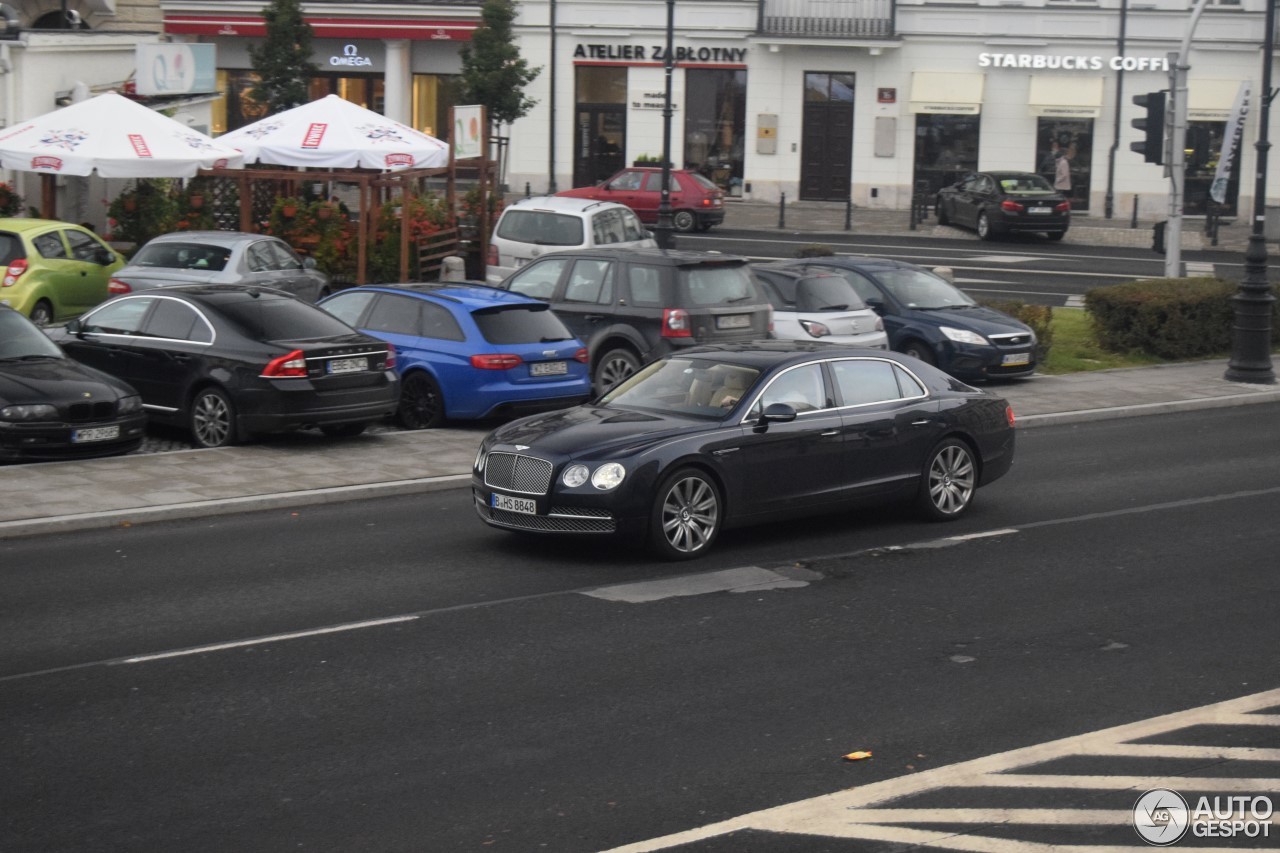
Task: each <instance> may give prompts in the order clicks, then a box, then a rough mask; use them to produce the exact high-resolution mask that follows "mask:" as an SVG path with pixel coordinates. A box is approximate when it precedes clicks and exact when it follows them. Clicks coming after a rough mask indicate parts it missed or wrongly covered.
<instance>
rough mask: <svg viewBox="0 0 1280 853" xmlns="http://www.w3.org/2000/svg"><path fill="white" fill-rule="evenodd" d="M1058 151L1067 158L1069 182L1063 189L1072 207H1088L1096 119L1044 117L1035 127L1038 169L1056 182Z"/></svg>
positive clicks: (1042, 174)
mask: <svg viewBox="0 0 1280 853" xmlns="http://www.w3.org/2000/svg"><path fill="white" fill-rule="evenodd" d="M1059 155H1061V156H1063V157H1066V158H1067V165H1068V172H1069V174H1070V181H1069V184H1070V185H1069V186H1068V187H1067V188H1065V189H1063V188H1061V187H1059V189H1063V192H1064V193H1065V194H1066V196H1067V198H1069V199H1071V209H1072V210H1088V209H1089V194H1090V190H1091V189H1092V183H1093V174H1092V170H1091V169H1090V164H1092V163H1093V119H1087V118H1086V119H1064V118H1050V117H1042V118H1040V119H1039V120H1038V121H1037V128H1036V163H1037V164H1038V165H1037V167H1036V171H1037V172H1039V173H1040V175H1041V176H1043V177H1044V179H1045V180H1046V181H1048V182H1049V183H1050V184H1054V185H1056V184H1057V183H1058V181H1057V174H1058V171H1057V168H1058V163H1057V161H1058V157H1059Z"/></svg>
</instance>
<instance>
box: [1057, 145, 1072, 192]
mask: <svg viewBox="0 0 1280 853" xmlns="http://www.w3.org/2000/svg"><path fill="white" fill-rule="evenodd" d="M1053 188H1054V189H1055V190H1062V192H1064V193H1066V194H1067V195H1071V158H1070V157H1068V156H1067V152H1065V151H1061V150H1060V151H1058V159H1057V160H1056V161H1055V162H1054V165H1053Z"/></svg>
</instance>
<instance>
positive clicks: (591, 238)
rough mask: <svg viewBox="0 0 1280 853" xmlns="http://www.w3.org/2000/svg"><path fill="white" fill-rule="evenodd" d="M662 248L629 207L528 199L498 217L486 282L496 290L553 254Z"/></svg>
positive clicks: (551, 198) (582, 200) (554, 198)
mask: <svg viewBox="0 0 1280 853" xmlns="http://www.w3.org/2000/svg"><path fill="white" fill-rule="evenodd" d="M657 245H658V244H657V243H655V242H654V240H653V233H652V232H650V231H648V230H646V229H645V227H644V226H643V225H642V224H640V219H639V218H638V217H637V216H636V214H635V211H633V210H632V209H631V208H629V207H626V206H624V205H621V204H617V203H615V202H611V201H592V200H591V199H585V198H561V197H558V196H535V197H533V198H522V199H520V200H519V201H515V202H513V203H511V204H510V205H508V206H507V207H506V208H505V209H503V211H502V215H501V216H499V217H498V224H497V227H495V228H494V229H493V237H492V238H491V239H490V241H489V257H488V258H487V259H486V260H485V281H486V282H487V283H488V284H491V285H496V284H498V283H500V282H501V281H502V280H503V279H505V278H506V277H507V276H509V275H511V274H512V273H513V272H515V271H516V270H517V269H519V268H520V267H522V266H524V265H525V264H527V263H528V262H529V261H531V260H533V259H535V258H538V257H541V256H542V255H544V254H546V253H548V252H561V251H564V250H566V249H594V248H597V247H600V246H608V247H610V248H623V249H627V248H654V247H656V246H657Z"/></svg>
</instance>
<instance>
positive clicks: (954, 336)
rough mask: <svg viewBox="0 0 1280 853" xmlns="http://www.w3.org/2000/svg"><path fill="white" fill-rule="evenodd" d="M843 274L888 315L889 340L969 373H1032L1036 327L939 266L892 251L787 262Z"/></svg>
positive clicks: (920, 356)
mask: <svg viewBox="0 0 1280 853" xmlns="http://www.w3.org/2000/svg"><path fill="white" fill-rule="evenodd" d="M783 264H785V265H786V266H790V267H799V268H800V269H802V270H804V271H806V272H810V273H826V274H831V273H834V274H836V275H842V276H844V277H845V279H847V280H848V282H849V283H850V284H852V285H853V289H854V290H856V291H857V292H858V295H859V296H861V297H862V301H863V302H865V303H867V305H869V306H870V307H871V308H872V310H874V311H875V312H876V313H877V314H879V315H880V317H881V318H882V319H883V320H884V328H885V331H886V332H888V334H889V347H890V348H891V349H895V350H897V351H898V352H903V353H906V354H907V355H910V356H914V357H915V358H918V359H920V360H921V361H927V362H929V363H930V364H934V365H937V366H938V367H940V368H942V369H943V370H945V371H946V372H947V373H950V374H951V375H952V376H956V377H959V378H960V379H966V380H978V379H999V378H1005V377H1012V376H1029V375H1031V374H1032V373H1034V372H1035V369H1036V355H1037V353H1036V346H1037V341H1036V334H1035V332H1034V331H1033V330H1032V329H1031V327H1030V326H1028V325H1027V324H1026V323H1023V322H1022V321H1021V320H1018V319H1017V318H1016V317H1011V316H1009V315H1008V314H1005V313H1004V312H1003V311H997V310H995V309H994V308H988V307H986V306H983V305H979V304H978V303H976V302H974V301H973V299H971V298H970V297H969V295H968V294H966V293H965V292H964V291H962V290H960V289H959V288H957V287H956V286H955V285H953V284H951V283H950V282H948V281H947V280H945V279H944V278H942V277H941V276H939V275H938V274H937V273H934V272H930V271H929V270H927V269H924V268H922V267H918V266H915V265H914V264H908V263H904V262H902V261H895V260H892V259H890V258H863V257H853V256H850V255H837V256H833V257H819V258H802V259H799V260H791V261H784V262H783Z"/></svg>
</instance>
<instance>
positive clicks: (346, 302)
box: [320, 290, 376, 329]
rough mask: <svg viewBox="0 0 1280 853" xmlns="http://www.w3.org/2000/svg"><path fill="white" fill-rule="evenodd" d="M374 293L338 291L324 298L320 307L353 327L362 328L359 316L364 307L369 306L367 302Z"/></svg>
mask: <svg viewBox="0 0 1280 853" xmlns="http://www.w3.org/2000/svg"><path fill="white" fill-rule="evenodd" d="M375 295H376V294H374V293H372V292H370V291H367V290H366V291H361V292H358V291H348V292H346V293H340V294H338V295H337V296H335V297H333V298H332V299H326V300H325V303H324V305H321V306H320V307H321V308H323V309H324V310H326V311H328V312H329V313H330V314H332V315H333V316H335V317H337V318H338V319H339V320H341V321H342V322H344V323H346V324H347V325H348V326H350V327H351V328H353V329H362V328H364V327H363V326H362V325H361V324H360V318H361V317H362V316H363V315H364V309H366V308H368V307H369V303H370V302H372V301H373V297H374V296H375Z"/></svg>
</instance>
